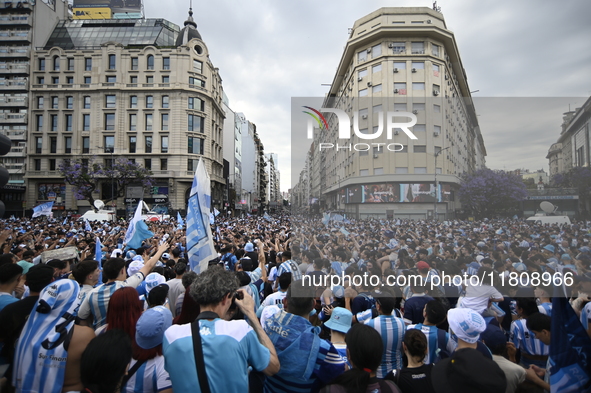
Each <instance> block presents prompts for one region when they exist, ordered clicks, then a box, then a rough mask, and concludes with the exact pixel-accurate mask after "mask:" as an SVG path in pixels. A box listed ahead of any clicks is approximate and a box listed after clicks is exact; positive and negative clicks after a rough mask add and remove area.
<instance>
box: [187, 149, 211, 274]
mask: <svg viewBox="0 0 591 393" xmlns="http://www.w3.org/2000/svg"><path fill="white" fill-rule="evenodd" d="M210 206H211V182H210V180H209V175H208V174H207V170H206V169H205V163H204V161H203V159H202V158H200V159H199V163H198V164H197V170H196V171H195V177H194V179H193V185H192V186H191V192H190V194H189V206H188V208H187V217H186V220H187V254H188V256H189V265H190V266H191V270H193V271H195V272H196V273H197V274H199V273H201V272H203V271H205V269H207V266H208V262H209V261H210V260H212V259H213V258H215V255H216V254H215V249H214V247H213V236H212V234H211V227H210V226H209V225H206V223H207V220H208V215H209V214H210V213H209V211H210Z"/></svg>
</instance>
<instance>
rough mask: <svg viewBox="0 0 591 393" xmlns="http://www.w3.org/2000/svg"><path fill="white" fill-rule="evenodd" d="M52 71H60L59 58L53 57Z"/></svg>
mask: <svg viewBox="0 0 591 393" xmlns="http://www.w3.org/2000/svg"><path fill="white" fill-rule="evenodd" d="M53 70H54V71H59V70H60V58H59V57H58V56H55V57H54V58H53Z"/></svg>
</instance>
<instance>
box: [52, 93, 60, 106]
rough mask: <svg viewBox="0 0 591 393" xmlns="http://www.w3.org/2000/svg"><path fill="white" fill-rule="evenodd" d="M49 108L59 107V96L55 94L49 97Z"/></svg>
mask: <svg viewBox="0 0 591 393" xmlns="http://www.w3.org/2000/svg"><path fill="white" fill-rule="evenodd" d="M51 109H59V98H58V97H57V96H53V97H51Z"/></svg>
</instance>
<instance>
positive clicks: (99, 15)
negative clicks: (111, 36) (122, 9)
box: [72, 7, 111, 19]
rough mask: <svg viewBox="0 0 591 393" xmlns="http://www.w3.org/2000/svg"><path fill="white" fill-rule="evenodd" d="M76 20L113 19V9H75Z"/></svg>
mask: <svg viewBox="0 0 591 393" xmlns="http://www.w3.org/2000/svg"><path fill="white" fill-rule="evenodd" d="M72 13H73V14H74V15H73V18H74V19H111V9H110V8H104V7H96V8H74V9H73V10H72Z"/></svg>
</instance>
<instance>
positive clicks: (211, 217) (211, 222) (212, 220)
mask: <svg viewBox="0 0 591 393" xmlns="http://www.w3.org/2000/svg"><path fill="white" fill-rule="evenodd" d="M213 224H215V216H214V215H213V213H209V225H213Z"/></svg>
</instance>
